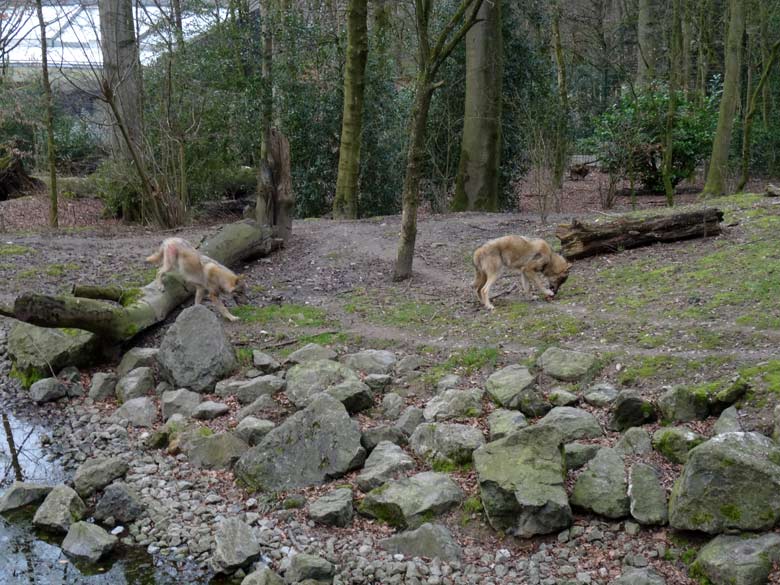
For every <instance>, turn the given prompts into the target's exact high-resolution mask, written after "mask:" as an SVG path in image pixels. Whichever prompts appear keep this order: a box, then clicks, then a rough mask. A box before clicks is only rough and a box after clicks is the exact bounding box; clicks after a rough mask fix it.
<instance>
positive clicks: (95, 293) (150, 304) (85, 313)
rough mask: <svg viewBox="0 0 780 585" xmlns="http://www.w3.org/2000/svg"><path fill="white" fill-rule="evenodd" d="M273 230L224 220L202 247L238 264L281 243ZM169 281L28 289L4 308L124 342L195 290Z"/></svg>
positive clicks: (173, 278) (171, 277)
mask: <svg viewBox="0 0 780 585" xmlns="http://www.w3.org/2000/svg"><path fill="white" fill-rule="evenodd" d="M272 231H273V230H272V228H270V227H267V226H259V225H258V224H257V223H256V222H255V221H253V220H243V221H239V222H236V223H231V224H227V225H225V226H222V227H221V228H220V229H219V230H218V231H217V232H216V233H215V234H214V235H213V236H211V237H208V238H206V239H205V240H204V241H203V242H201V244H200V246H199V247H198V249H199V250H200V251H201V252H202V253H203V254H205V255H207V256H209V257H210V258H213V259H214V260H216V261H218V262H221V263H222V264H225V265H226V266H236V265H237V264H238V263H240V262H244V261H249V260H253V259H255V258H258V257H260V256H265V255H268V254H269V253H270V252H271V251H273V250H275V249H276V248H279V247H280V246H281V244H282V240H281V239H279V238H276V237H274V235H273V233H272ZM163 284H164V288H163V289H160V288H158V287H157V286H156V285H155V283H154V282H152V283H150V284H147V285H146V286H143V287H141V288H134V289H122V288H120V287H114V286H109V287H95V286H81V285H79V286H75V287H74V289H73V295H56V296H52V295H42V294H38V293H25V294H23V295H21V296H20V297H18V298H17V299H16V300H15V302H14V305H13V308H12V309H10V308H9V307H5V308H4V309H3V313H2V314H5V315H6V316H10V317H13V318H15V319H18V320H19V321H25V322H27V323H31V324H33V325H38V326H40V327H60V328H73V329H83V330H85V331H90V332H92V333H95V334H96V335H97V336H98V337H100V338H101V340H102V341H104V342H105V343H109V344H118V343H121V342H124V341H127V340H128V339H130V338H132V337H134V336H135V335H137V334H138V333H140V332H141V331H143V330H145V329H147V328H149V327H151V326H152V325H154V324H156V323H159V322H160V321H162V320H163V319H165V318H166V317H167V316H168V314H169V313H171V311H173V310H174V309H175V308H176V307H178V306H179V305H180V304H182V303H183V302H185V301H186V300H187V299H188V298H189V297H190V296H192V294H193V292H194V289H193V288H192V287H191V286H189V285H187V284H186V283H185V282H184V281H183V280H182V279H181V277H180V276H179V275H178V274H175V273H168V274H166V275H165V276H164V277H163Z"/></svg>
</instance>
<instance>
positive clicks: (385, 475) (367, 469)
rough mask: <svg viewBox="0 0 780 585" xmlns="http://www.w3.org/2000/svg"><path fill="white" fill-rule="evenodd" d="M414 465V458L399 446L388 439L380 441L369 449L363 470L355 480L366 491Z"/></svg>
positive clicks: (412, 467) (410, 468)
mask: <svg viewBox="0 0 780 585" xmlns="http://www.w3.org/2000/svg"><path fill="white" fill-rule="evenodd" d="M414 467H415V464H414V460H413V459H412V458H411V457H409V455H407V454H406V452H404V450H403V449H401V447H399V446H398V445H394V444H393V443H391V442H389V441H382V442H381V443H379V444H378V445H377V446H376V447H375V448H374V450H373V451H371V454H370V455H369V456H368V459H366V464H365V465H364V466H363V471H361V472H360V475H358V476H357V478H356V480H355V481H356V483H357V485H358V487H359V488H360V489H361V490H362V491H364V492H367V491H370V490H372V489H375V488H378V487H379V486H381V485H383V484H385V483H387V482H388V481H390V480H391V479H394V478H396V477H397V476H398V475H400V474H401V473H403V472H404V471H409V470H412V469H414Z"/></svg>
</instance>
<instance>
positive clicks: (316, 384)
mask: <svg viewBox="0 0 780 585" xmlns="http://www.w3.org/2000/svg"><path fill="white" fill-rule="evenodd" d="M348 380H351V381H354V382H360V378H358V375H357V374H356V373H355V372H354V371H353V370H351V369H349V368H348V367H347V366H345V365H344V364H340V363H338V362H334V361H332V360H314V361H308V362H305V363H303V364H298V365H296V366H293V367H292V368H290V369H289V371H288V372H287V390H286V393H287V397H288V398H289V399H290V401H291V402H292V403H293V404H294V405H295V406H297V407H298V408H304V407H306V406H307V405H308V404H310V403H311V401H312V399H313V398H314V396H315V395H317V394H321V393H323V392H325V391H327V390H328V389H329V388H331V387H333V386H336V385H337V384H341V383H342V382H345V381H348Z"/></svg>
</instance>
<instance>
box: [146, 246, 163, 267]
mask: <svg viewBox="0 0 780 585" xmlns="http://www.w3.org/2000/svg"><path fill="white" fill-rule="evenodd" d="M162 258H163V250H162V248H160V249H159V250H157V251H156V252H155V253H154V254H152V255H151V256H148V257H147V258H146V261H147V262H149V263H150V264H159V263H160V262H161V261H162Z"/></svg>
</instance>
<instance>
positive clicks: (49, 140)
mask: <svg viewBox="0 0 780 585" xmlns="http://www.w3.org/2000/svg"><path fill="white" fill-rule="evenodd" d="M35 8H36V11H37V13H38V26H39V27H40V31H41V69H42V73H43V96H44V102H45V109H46V146H47V150H48V158H49V183H50V184H49V227H52V228H57V227H59V224H60V221H59V212H58V210H57V146H56V144H55V143H54V109H53V105H52V96H51V83H49V56H48V52H47V49H46V45H47V41H46V22H45V21H44V20H43V3H42V1H41V0H36V2H35Z"/></svg>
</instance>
